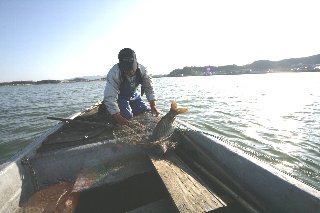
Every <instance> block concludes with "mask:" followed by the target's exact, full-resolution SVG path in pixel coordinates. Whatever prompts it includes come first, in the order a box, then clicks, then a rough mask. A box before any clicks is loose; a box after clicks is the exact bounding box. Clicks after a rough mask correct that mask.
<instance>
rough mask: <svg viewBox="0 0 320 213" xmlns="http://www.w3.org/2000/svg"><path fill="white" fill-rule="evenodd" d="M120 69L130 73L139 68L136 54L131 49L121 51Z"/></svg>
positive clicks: (119, 57)
mask: <svg viewBox="0 0 320 213" xmlns="http://www.w3.org/2000/svg"><path fill="white" fill-rule="evenodd" d="M118 59H119V68H120V70H121V71H130V70H135V69H136V68H137V65H136V64H137V59H136V54H135V52H134V51H133V50H132V49H130V48H124V49H122V50H120V52H119V54H118Z"/></svg>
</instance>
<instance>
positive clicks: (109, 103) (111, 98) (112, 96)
mask: <svg viewBox="0 0 320 213" xmlns="http://www.w3.org/2000/svg"><path fill="white" fill-rule="evenodd" d="M138 68H140V71H141V78H142V87H143V88H144V92H145V94H146V97H147V100H148V101H152V100H156V95H155V92H154V89H153V82H152V78H151V76H150V75H149V74H148V72H147V70H146V68H145V67H144V66H143V65H141V64H139V65H138ZM121 77H122V78H124V77H125V76H124V75H122V76H121V75H120V69H119V66H118V64H115V65H114V66H113V67H112V68H111V69H110V71H109V72H108V75H107V81H106V87H105V90H104V104H105V106H106V108H107V110H108V111H109V113H110V114H111V115H114V114H116V113H118V112H120V109H119V107H118V103H117V100H118V95H119V93H120V84H121V82H120V81H121V79H120V78H121ZM136 89H137V88H136Z"/></svg>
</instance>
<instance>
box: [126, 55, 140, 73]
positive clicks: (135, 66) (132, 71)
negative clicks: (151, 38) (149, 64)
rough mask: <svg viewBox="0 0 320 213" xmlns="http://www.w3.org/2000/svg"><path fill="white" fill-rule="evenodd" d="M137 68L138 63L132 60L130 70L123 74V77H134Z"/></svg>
mask: <svg viewBox="0 0 320 213" xmlns="http://www.w3.org/2000/svg"><path fill="white" fill-rule="evenodd" d="M137 68H138V63H137V60H136V59H134V61H133V64H132V69H130V70H127V71H125V72H124V73H125V75H127V76H129V77H132V76H134V75H135V73H136V70H137Z"/></svg>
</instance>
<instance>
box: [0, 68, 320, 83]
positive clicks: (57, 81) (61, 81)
mask: <svg viewBox="0 0 320 213" xmlns="http://www.w3.org/2000/svg"><path fill="white" fill-rule="evenodd" d="M315 72H320V70H315V71H288V70H287V71H273V72H270V71H269V72H268V71H267V72H254V73H213V74H210V75H207V74H202V73H200V74H199V75H196V74H194V75H183V74H179V75H170V74H167V75H153V76H152V78H164V77H169V78H171V77H172V78H177V77H178V78H179V77H188V76H214V75H246V74H269V73H270V74H271V73H315ZM105 80H106V78H100V79H94V80H89V79H83V78H75V79H72V80H41V81H12V82H0V86H22V85H43V84H63V83H78V82H93V81H105Z"/></svg>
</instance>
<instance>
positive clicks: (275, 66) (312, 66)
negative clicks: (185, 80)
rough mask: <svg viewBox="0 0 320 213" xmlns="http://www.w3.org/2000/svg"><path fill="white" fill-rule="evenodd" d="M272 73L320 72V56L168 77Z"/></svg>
mask: <svg viewBox="0 0 320 213" xmlns="http://www.w3.org/2000/svg"><path fill="white" fill-rule="evenodd" d="M270 72H320V54H318V55H314V56H309V57H302V58H291V59H284V60H280V61H269V60H259V61H255V62H253V63H251V64H247V65H244V66H237V65H235V64H233V65H226V66H204V67H184V68H183V69H175V70H173V71H172V72H170V73H169V74H168V75H167V76H170V77H180V76H199V75H213V74H214V75H234V74H260V73H270Z"/></svg>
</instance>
